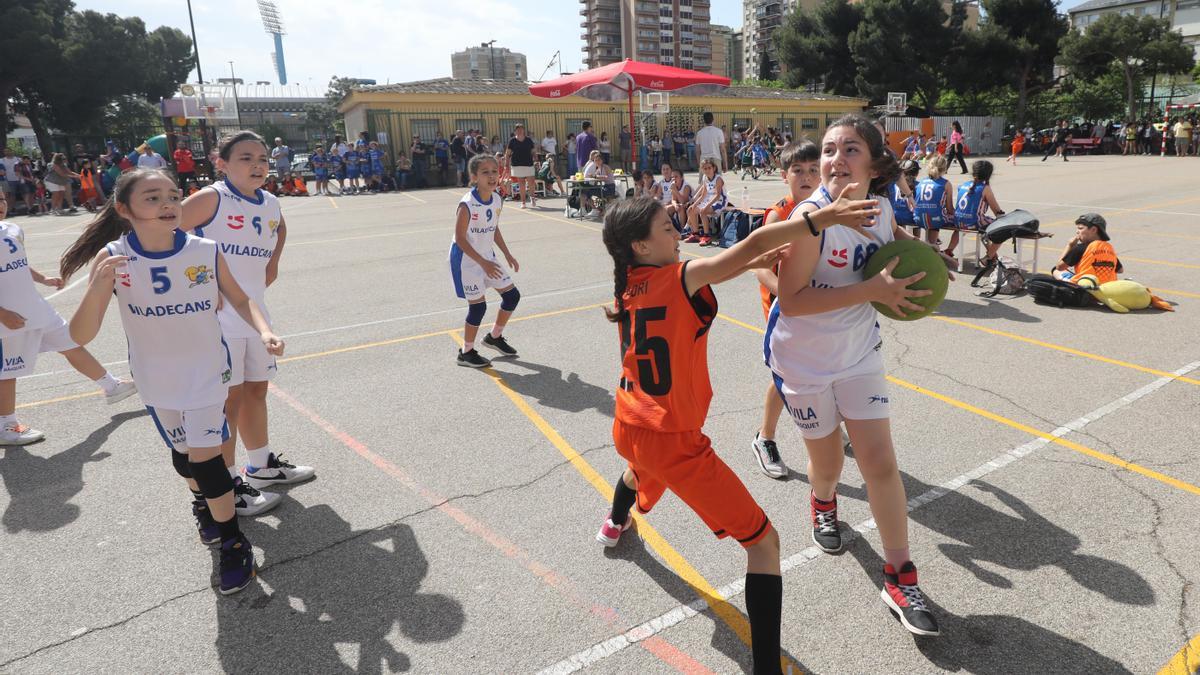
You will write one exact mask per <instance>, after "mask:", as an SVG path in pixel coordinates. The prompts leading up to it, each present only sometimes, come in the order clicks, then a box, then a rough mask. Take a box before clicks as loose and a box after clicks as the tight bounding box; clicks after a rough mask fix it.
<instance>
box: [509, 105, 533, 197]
mask: <svg viewBox="0 0 1200 675" xmlns="http://www.w3.org/2000/svg"><path fill="white" fill-rule="evenodd" d="M533 153H534V143H533V139H532V138H529V137H528V136H526V135H525V125H524V124H518V125H517V126H516V128H514V129H513V138H511V139H509V141H508V149H507V151H506V152H505V153H504V158H505V159H507V160H508V162H509V167H510V171H511V172H512V177H513V179H514V180H516V181H517V182H518V183H519V184H520V186H521V208H525V200H526V198H528V199H529V201H530V205H531V206H532V207H533V208H537V195H536V194H535V193H534V190H535V189H536V187H537V178H536V177H535V176H534V170H533Z"/></svg>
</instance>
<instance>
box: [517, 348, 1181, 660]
mask: <svg viewBox="0 0 1200 675" xmlns="http://www.w3.org/2000/svg"><path fill="white" fill-rule="evenodd" d="M1197 368H1200V361H1193V362H1192V363H1189V364H1188V365H1186V366H1184V367H1182V368H1180V369H1179V370H1176V371H1174V374H1175V375H1177V376H1182V375H1187V374H1188V373H1190V372H1192V371H1193V370H1196V369H1197ZM1173 381H1174V378H1172V377H1160V378H1159V379H1157V380H1155V381H1153V382H1151V383H1150V384H1147V385H1146V386H1144V387H1142V388H1140V389H1137V390H1135V391H1133V392H1131V393H1129V394H1127V395H1125V396H1122V397H1120V398H1118V399H1116V400H1114V401H1112V402H1111V403H1108V404H1106V405H1103V406H1101V407H1099V408H1096V409H1095V410H1093V411H1092V412H1090V413H1087V414H1086V415H1084V416H1083V417H1080V418H1078V419H1076V420H1073V421H1071V422H1068V423H1066V424H1064V425H1062V426H1061V427H1059V428H1057V429H1055V430H1054V431H1052V432H1050V435H1051V436H1053V437H1055V438H1061V437H1063V436H1066V435H1067V434H1069V433H1072V432H1075V431H1079V430H1080V429H1082V428H1084V427H1086V426H1087V425H1088V424H1091V423H1092V422H1095V421H1096V420H1099V419H1100V418H1102V417H1105V416H1107V415H1110V414H1112V413H1114V412H1116V411H1117V410H1120V409H1121V408H1125V407H1127V406H1129V405H1132V404H1133V403H1134V402H1135V401H1137V400H1138V399H1140V398H1143V397H1145V396H1147V395H1149V394H1151V393H1153V392H1155V391H1158V390H1159V389H1161V388H1163V387H1165V386H1167V385H1168V384H1170V383H1171V382H1173ZM1050 442H1051V441H1050V440H1049V439H1046V438H1041V437H1038V438H1035V439H1033V440H1032V441H1029V442H1028V443H1025V444H1024V445H1019V446H1017V447H1015V448H1013V449H1012V450H1008V451H1006V452H1003V453H1001V454H999V455H997V456H996V457H994V458H992V459H991V460H990V461H988V462H985V463H983V464H980V465H979V466H977V467H975V468H974V469H971V470H970V471H968V472H966V473H964V474H961V475H959V476H955V477H954V478H951V479H950V480H948V481H946V482H944V483H942V484H941V485H938V486H937V487H934V488H931V489H930V490H928V491H927V492H925V493H924V494H921V495H918V496H916V497H913V498H912V499H910V500H908V510H909V511H912V510H913V509H915V508H917V507H918V506H924V505H925V504H928V503H930V502H932V501H935V500H937V499H940V498H942V497H944V496H946V495H947V494H950V493H951V492H954V491H955V490H958V488H960V487H962V486H964V485H966V484H967V483H969V482H971V481H973V480H977V479H979V478H982V477H984V476H986V475H988V474H990V473H992V472H994V471H997V470H999V469H1001V468H1003V467H1005V466H1007V465H1009V464H1012V463H1014V462H1016V461H1018V460H1020V459H1022V458H1024V457H1026V456H1028V455H1030V454H1032V453H1033V452H1035V451H1037V450H1040V449H1041V448H1043V447H1045V446H1047V445H1049V444H1050ZM853 529H854V531H855V532H858V533H859V535H865V534H867V533H868V532H870V531H871V530H874V529H875V519H874V518H869V519H867V520H865V521H863V522H862V523H859V524H858V525H855V526H854V528H853ZM848 541H849V540H848ZM829 557H831V556H826V555H824V554H823V552H822V551H821V549H819V548H817V547H816V546H809V547H808V548H806V549H804V550H802V551H800V552H799V553H796V554H795V555H791V556H789V557H787V558H785V559H784V560H782V561H780V564H779V567H780V570H781V572H782V573H783V574H787V573H788V572H789V571H791V570H794V569H796V568H798V567H801V566H802V565H804V564H806V563H808V562H810V561H812V560H815V559H817V558H829ZM745 590H746V579H745V577H741V578H739V579H737V580H735V581H733V582H730V583H728V584H726V585H724V586H722V587H721V588H718V589H717V592H718V593H720V594H721V595H722V596H724V597H725V599H726V600H732V599H733V598H734V597H736V596H738V595H741V594H742V593H743V592H745ZM706 609H708V605H707V604H706V603H705V602H704V600H703V599H697V600H693V601H692V602H689V603H688V604H686V605H678V606H676V607H675V608H674V609H672V610H670V611H668V612H666V613H664V614H660V615H659V616H656V617H654V618H653V619H650V620H649V621H647V622H645V623H643V624H640V625H638V626H634V627H633V628H631V629H629V630H628V631H625V632H624V633H621V634H620V635H616V636H613V637H611V638H609V639H607V640H605V641H603V642H599V643H597V644H595V645H592V646H591V647H588V648H587V649H584V650H583V651H580V652H577V653H575V654H573V655H571V656H569V657H567V658H565V659H563V660H562V661H559V662H558V663H555V664H553V665H550V666H547V667H546V668H543V669H542V670H540V671H538V675H562V674H563V673H573V672H576V671H578V670H582V669H583V668H585V667H587V666H591V665H594V664H596V663H597V662H599V661H602V660H603V659H606V658H608V657H610V656H613V655H614V654H617V653H618V652H620V651H621V650H623V649H625V648H626V647H629V646H631V645H633V644H634V643H636V642H640V641H642V640H645V639H647V638H650V637H653V636H655V635H657V634H659V633H661V632H663V631H665V630H667V629H668V628H671V627H672V626H675V625H678V624H680V623H683V621H685V620H687V619H690V618H691V617H693V616H696V615H697V614H700V613H701V612H703V611H704V610H706Z"/></svg>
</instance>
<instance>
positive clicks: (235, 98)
mask: <svg viewBox="0 0 1200 675" xmlns="http://www.w3.org/2000/svg"><path fill="white" fill-rule="evenodd" d="M229 79H230V80H231V81H232V83H233V84H232V86H233V109H234V110H236V111H237V121H238V128H239V129H240V128H241V127H242V106H241V104H240V103H238V95H237V75H234V74H233V61H230V62H229Z"/></svg>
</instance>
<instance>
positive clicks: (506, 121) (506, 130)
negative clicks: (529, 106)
mask: <svg viewBox="0 0 1200 675" xmlns="http://www.w3.org/2000/svg"><path fill="white" fill-rule="evenodd" d="M518 124H525V118H524V117H509V118H504V117H501V118H500V142H501V143H505V142H507V141H508V139H509V138H510V137H511V136H512V134H513V130H514V129H516V128H517V125H518ZM525 128H526V129H528V128H529V126H528V125H526V127H525Z"/></svg>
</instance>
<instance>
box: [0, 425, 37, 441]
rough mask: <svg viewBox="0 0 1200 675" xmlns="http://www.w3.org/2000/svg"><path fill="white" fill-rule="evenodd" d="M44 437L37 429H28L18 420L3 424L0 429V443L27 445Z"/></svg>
mask: <svg viewBox="0 0 1200 675" xmlns="http://www.w3.org/2000/svg"><path fill="white" fill-rule="evenodd" d="M45 437H46V434H43V433H42V432H40V431H38V430H37V429H30V428H29V427H27V426H25V425H24V424H20V423H18V422H9V423H8V424H6V425H4V429H3V430H0V445H29V444H30V443H37V442H38V441H40V440H42V439H43V438H45Z"/></svg>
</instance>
